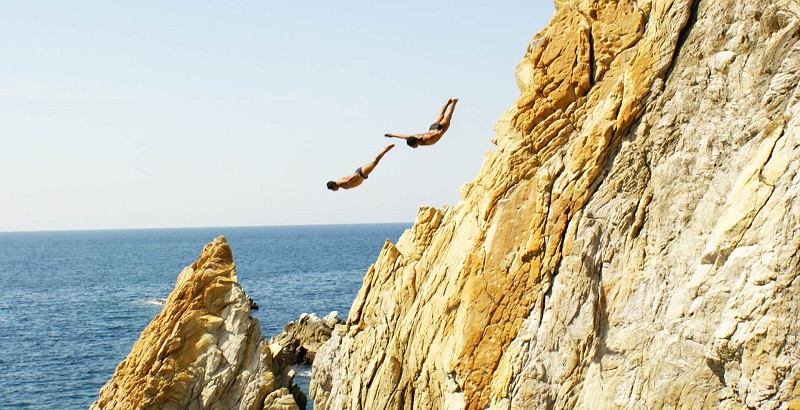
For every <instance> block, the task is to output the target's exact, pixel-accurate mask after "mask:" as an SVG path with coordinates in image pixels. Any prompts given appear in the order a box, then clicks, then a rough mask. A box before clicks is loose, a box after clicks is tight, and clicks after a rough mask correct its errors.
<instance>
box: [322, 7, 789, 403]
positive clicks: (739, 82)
mask: <svg viewBox="0 0 800 410" xmlns="http://www.w3.org/2000/svg"><path fill="white" fill-rule="evenodd" d="M555 3H556V12H555V15H554V16H553V18H552V20H551V21H550V24H549V25H548V26H547V27H546V28H545V29H544V30H543V31H542V32H540V33H539V34H537V35H536V36H535V37H534V38H533V40H532V41H531V42H530V44H529V47H528V50H527V53H526V54H525V56H524V58H523V60H522V62H521V63H520V65H519V66H518V67H517V71H516V76H517V80H518V84H519V88H520V94H521V95H520V98H519V100H517V102H516V103H515V104H514V105H513V106H512V107H511V108H510V109H509V110H508V111H507V112H506V113H505V114H504V115H503V117H502V118H501V119H500V120H499V121H498V123H497V125H496V127H495V129H496V131H497V135H496V137H495V138H494V140H493V141H494V143H495V144H496V145H497V150H496V151H492V152H489V153H487V155H486V156H485V158H484V161H483V166H482V169H481V171H480V173H479V175H478V176H477V177H476V179H475V180H474V181H473V182H471V183H468V184H466V185H465V186H464V187H463V188H462V191H461V200H460V201H459V203H458V204H456V205H455V206H453V207H450V208H445V209H432V208H423V209H421V210H420V212H419V214H418V216H417V220H416V223H415V225H414V227H413V228H412V229H410V230H409V231H407V232H406V233H405V234H404V235H403V236H402V237H401V238H400V240H399V241H398V243H397V244H396V245H395V244H392V243H388V242H387V243H386V244H385V246H384V248H383V250H382V252H381V254H380V256H379V258H378V260H377V261H376V263H375V264H374V266H373V267H371V268H370V269H369V271H368V272H367V274H366V276H365V278H364V283H363V286H362V288H361V290H360V292H359V294H358V296H357V298H356V300H355V302H354V303H353V306H352V310H351V312H350V316H349V318H348V321H347V324H346V325H344V326H340V327H338V328H337V330H336V331H335V332H334V334H333V336H332V338H331V340H330V341H329V342H328V343H327V344H326V345H325V346H323V348H322V350H321V351H320V352H318V355H317V358H316V361H315V368H314V376H313V377H314V378H313V381H312V398H314V399H315V400H316V408H318V409H383V408H388V409H422V408H424V409H462V408H466V409H483V408H486V407H488V408H492V409H531V408H584V409H601V408H602V409H605V408H685V409H698V408H727V409H746V408H759V409H775V408H788V407H790V406H793V405H794V404H792V400H794V399H795V398H797V397H799V396H800V384H798V377H800V366H799V365H798V361H800V339H798V337H797V335H798V332H799V331H800V320H798V313H800V287H797V288H796V287H795V286H798V285H800V283H798V263H799V261H798V258H799V257H800V229H799V228H800V220H799V218H800V202H798V189H800V175H798V169H799V168H800V150H798V146H799V145H800V116H798V113H799V112H800V91H798V79H799V78H800V70H799V69H800V41H799V40H800V5H799V4H798V3H797V2H796V1H786V0H776V1H759V0H738V1H733V0H714V1H709V0H703V1H691V0H608V1H581V0H556V2H555Z"/></svg>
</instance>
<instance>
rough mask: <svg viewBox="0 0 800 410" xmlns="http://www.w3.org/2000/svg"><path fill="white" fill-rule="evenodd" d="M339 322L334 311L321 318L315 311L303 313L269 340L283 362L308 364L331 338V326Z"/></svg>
mask: <svg viewBox="0 0 800 410" xmlns="http://www.w3.org/2000/svg"><path fill="white" fill-rule="evenodd" d="M341 323H344V321H343V320H341V319H339V316H338V312H335V311H334V312H331V313H329V314H328V315H327V316H325V317H324V318H322V319H320V317H319V316H317V315H316V314H315V313H311V314H306V313H303V314H302V315H300V318H299V319H298V320H297V321H294V322H289V323H287V324H286V326H284V328H283V331H282V332H281V333H280V334H279V335H277V336H275V337H272V338H271V339H270V340H269V342H270V345H272V348H273V351H275V350H279V353H278V354H277V356H276V358H277V359H278V360H280V361H282V362H283V363H285V364H289V365H295V364H300V365H310V364H311V363H313V362H314V357H315V356H316V354H317V350H318V349H319V348H320V346H322V344H323V343H325V342H327V341H328V339H330V338H331V332H332V331H333V327H334V326H336V325H337V324H341ZM278 346H280V347H278Z"/></svg>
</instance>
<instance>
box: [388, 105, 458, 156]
mask: <svg viewBox="0 0 800 410" xmlns="http://www.w3.org/2000/svg"><path fill="white" fill-rule="evenodd" d="M457 102H458V98H451V99H449V100H447V104H445V105H444V107H442V111H441V112H440V113H439V118H437V119H436V122H434V124H439V125H441V129H433V130H430V131H428V132H426V133H422V134H416V135H402V134H384V136H386V137H388V138H402V139H404V140H406V143H407V144H408V145H409V146H410V147H411V148H417V147H419V146H420V145H433V144H436V143H437V142H438V141H439V139H441V138H442V135H444V133H445V132H447V129H448V128H450V119H451V118H452V117H453V111H454V110H455V109H456V103H457ZM448 107H449V108H450V110H449V111H448Z"/></svg>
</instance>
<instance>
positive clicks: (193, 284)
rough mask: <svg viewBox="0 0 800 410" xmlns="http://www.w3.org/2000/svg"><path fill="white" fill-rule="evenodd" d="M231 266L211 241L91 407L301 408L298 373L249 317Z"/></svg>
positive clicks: (220, 241)
mask: <svg viewBox="0 0 800 410" xmlns="http://www.w3.org/2000/svg"><path fill="white" fill-rule="evenodd" d="M234 267H235V265H234V263H233V256H232V254H231V249H230V247H229V246H228V243H227V241H226V240H225V238H224V237H219V238H216V239H214V241H212V242H211V243H210V244H208V245H206V247H205V249H203V252H202V254H201V255H200V258H199V259H198V260H197V261H196V262H194V263H193V264H192V265H191V266H188V267H186V268H185V269H184V270H183V271H182V272H181V273H180V275H179V276H178V281H177V283H176V285H175V289H174V290H173V291H172V293H170V295H169V298H168V299H167V302H166V304H165V305H164V309H163V310H162V311H161V313H159V314H158V315H157V316H156V317H155V318H154V319H153V321H152V322H150V324H149V325H148V326H147V327H146V328H145V329H144V331H142V334H141V336H140V337H139V340H138V341H137V342H136V343H135V344H134V346H133V349H132V350H131V352H130V354H128V357H126V358H125V360H123V361H122V362H121V363H120V364H119V365H118V366H117V369H116V371H115V372H114V376H113V377H112V378H111V380H109V381H108V383H106V385H105V386H104V387H103V388H102V389H101V390H100V398H99V399H98V400H97V401H96V402H95V403H94V404H93V405H92V406H91V409H97V410H99V409H115V410H120V409H273V408H280V409H286V410H292V409H298V408H301V407H304V406H305V397H304V396H303V393H302V392H301V391H300V390H299V388H298V387H296V386H294V385H293V372H292V371H291V370H290V369H289V368H288V367H284V366H282V365H281V364H279V363H277V362H275V361H274V360H273V353H272V351H271V350H270V349H269V347H268V345H267V343H266V342H265V341H264V338H263V336H262V335H261V329H260V327H259V324H258V321H257V320H256V319H254V318H253V317H251V316H250V301H249V299H248V298H247V296H246V295H245V293H244V291H243V290H242V288H241V286H240V285H239V282H238V281H237V279H236V271H235V270H234ZM298 402H299V403H301V406H298V404H297V403H298Z"/></svg>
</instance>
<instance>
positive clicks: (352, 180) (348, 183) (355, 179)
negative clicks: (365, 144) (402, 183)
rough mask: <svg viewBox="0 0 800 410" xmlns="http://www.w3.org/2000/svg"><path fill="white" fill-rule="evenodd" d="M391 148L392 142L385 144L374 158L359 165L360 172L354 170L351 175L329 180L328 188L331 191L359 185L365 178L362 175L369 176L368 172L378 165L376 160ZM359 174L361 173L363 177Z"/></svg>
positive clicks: (392, 146) (378, 160)
mask: <svg viewBox="0 0 800 410" xmlns="http://www.w3.org/2000/svg"><path fill="white" fill-rule="evenodd" d="M392 148H394V144H392V145H387V146H386V148H384V149H383V151H381V153H380V154H378V156H377V157H375V159H373V160H372V161H370V162H368V163H367V164H366V165H364V166H363V167H361V174H359V173H358V172H355V173H353V174H352V175H348V176H346V177H342V178H339V180H338V181H329V182H328V189H330V190H331V191H338V190H339V188H343V189H350V188H355V187H357V186H359V185H361V183H362V182H364V180H365V179H366V178H364V177H369V174H370V173H371V172H372V170H374V169H375V166H377V165H378V162H380V160H381V158H383V156H384V155H386V153H387V152H389V150H390V149H392ZM361 175H363V177H362V176H361Z"/></svg>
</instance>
